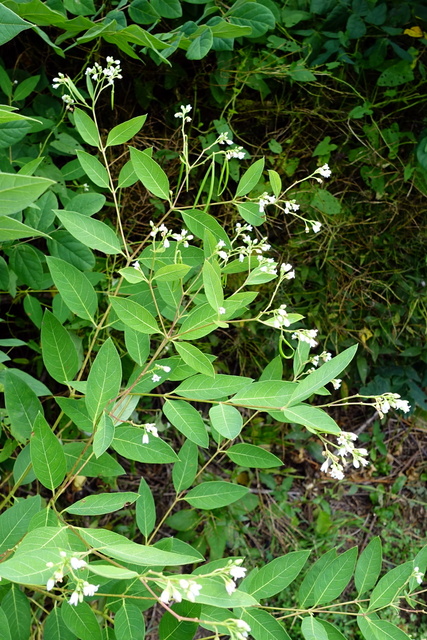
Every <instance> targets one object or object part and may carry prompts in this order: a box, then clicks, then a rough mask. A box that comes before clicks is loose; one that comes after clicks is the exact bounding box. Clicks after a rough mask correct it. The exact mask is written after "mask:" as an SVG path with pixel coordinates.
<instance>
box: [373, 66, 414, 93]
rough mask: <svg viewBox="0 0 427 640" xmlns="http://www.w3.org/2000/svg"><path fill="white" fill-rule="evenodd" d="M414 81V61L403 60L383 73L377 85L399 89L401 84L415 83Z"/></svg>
mask: <svg viewBox="0 0 427 640" xmlns="http://www.w3.org/2000/svg"><path fill="white" fill-rule="evenodd" d="M413 80H414V72H413V69H412V60H401V61H400V62H397V63H396V64H393V65H391V66H390V67H387V69H385V71H383V72H382V74H381V75H380V77H379V78H378V80H377V85H378V86H379V87H398V86H399V85H401V84H406V83H407V82H413Z"/></svg>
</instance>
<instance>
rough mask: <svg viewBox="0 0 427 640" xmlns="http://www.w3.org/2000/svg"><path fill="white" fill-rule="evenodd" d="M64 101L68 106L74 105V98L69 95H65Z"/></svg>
mask: <svg viewBox="0 0 427 640" xmlns="http://www.w3.org/2000/svg"><path fill="white" fill-rule="evenodd" d="M62 101H63V102H65V104H67V105H70V104H74V100H73V98H72V97H71V96H69V95H68V93H64V95H63V96H62Z"/></svg>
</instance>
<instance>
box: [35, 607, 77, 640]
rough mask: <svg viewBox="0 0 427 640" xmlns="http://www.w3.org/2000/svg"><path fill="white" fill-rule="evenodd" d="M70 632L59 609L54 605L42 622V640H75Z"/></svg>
mask: <svg viewBox="0 0 427 640" xmlns="http://www.w3.org/2000/svg"><path fill="white" fill-rule="evenodd" d="M75 638H76V636H75V635H74V633H72V632H71V631H70V630H69V629H68V627H67V626H66V625H65V622H64V621H63V619H62V615H61V609H60V608H59V607H55V608H54V609H52V611H51V612H50V613H49V615H48V616H47V618H46V620H45V623H44V635H43V640H75Z"/></svg>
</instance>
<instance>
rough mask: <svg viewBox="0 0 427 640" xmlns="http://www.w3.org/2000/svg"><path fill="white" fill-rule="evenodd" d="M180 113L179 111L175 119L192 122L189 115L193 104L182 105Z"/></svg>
mask: <svg viewBox="0 0 427 640" xmlns="http://www.w3.org/2000/svg"><path fill="white" fill-rule="evenodd" d="M180 109H181V110H180V111H177V112H176V113H175V114H174V116H175V118H182V121H183V122H191V118H190V116H188V115H187V113H190V111H191V109H192V107H191V104H187V105H183V104H182V105H181V107H180Z"/></svg>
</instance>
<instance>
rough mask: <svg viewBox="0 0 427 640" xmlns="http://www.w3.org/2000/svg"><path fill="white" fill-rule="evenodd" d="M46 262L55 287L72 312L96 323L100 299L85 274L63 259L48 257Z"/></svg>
mask: <svg viewBox="0 0 427 640" xmlns="http://www.w3.org/2000/svg"><path fill="white" fill-rule="evenodd" d="M46 260H47V264H48V267H49V271H50V274H51V276H52V278H53V281H54V283H55V286H56V288H57V289H58V291H59V293H60V294H61V296H62V299H63V300H64V302H65V304H66V305H67V307H68V308H69V309H70V311H72V312H73V313H75V314H76V316H79V318H84V319H85V320H90V322H94V320H93V316H94V315H95V312H96V310H97V308H98V298H97V296H96V293H95V289H94V288H93V286H92V285H91V283H90V282H89V280H88V279H87V277H86V276H85V275H84V273H82V272H81V271H79V270H78V269H76V267H73V265H71V264H69V263H68V262H65V260H61V258H53V257H52V256H47V258H46Z"/></svg>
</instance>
